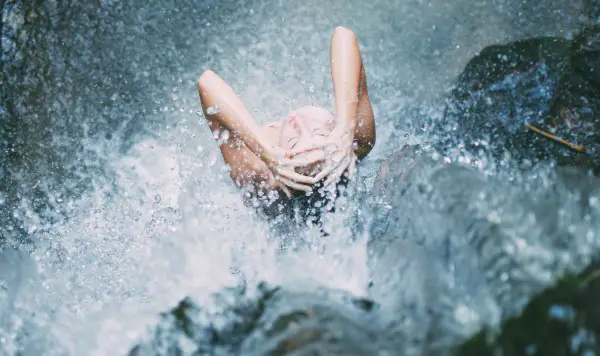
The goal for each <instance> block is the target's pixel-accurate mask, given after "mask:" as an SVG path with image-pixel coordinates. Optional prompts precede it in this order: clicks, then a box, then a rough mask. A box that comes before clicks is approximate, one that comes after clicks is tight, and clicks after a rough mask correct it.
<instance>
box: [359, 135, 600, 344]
mask: <svg viewBox="0 0 600 356" xmlns="http://www.w3.org/2000/svg"><path fill="white" fill-rule="evenodd" d="M437 156H438V155H436V153H434V152H430V151H427V150H423V149H420V148H419V147H418V146H406V147H404V148H403V149H402V150H400V151H398V152H395V153H394V154H392V155H391V156H390V157H389V158H388V159H387V160H386V161H385V162H384V163H383V164H382V166H381V168H380V171H379V173H378V176H377V179H376V181H375V186H374V189H373V194H372V200H371V201H369V202H368V206H369V208H370V209H372V210H371V211H373V221H371V223H370V225H369V226H370V240H369V242H368V250H369V268H370V273H371V279H372V281H373V283H372V287H371V296H372V297H373V298H374V299H375V300H376V301H377V302H378V303H379V304H380V308H381V310H382V317H383V321H384V322H389V326H390V328H392V329H400V330H402V329H403V330H416V331H414V332H411V333H409V335H408V337H409V339H408V340H409V341H411V342H414V343H415V344H419V345H423V346H422V347H424V349H423V350H421V351H422V352H424V353H426V354H429V353H432V352H437V351H439V350H440V349H444V348H449V347H451V346H452V345H453V344H454V343H457V342H460V340H464V339H465V338H468V337H470V335H472V333H475V332H477V331H478V330H479V329H480V328H482V327H483V328H488V327H489V328H492V329H493V328H494V327H495V326H497V325H498V324H499V323H500V321H501V320H504V319H506V318H510V317H512V316H514V315H518V314H519V313H520V312H521V311H522V309H523V307H524V306H525V305H526V304H527V303H528V301H529V299H530V298H531V297H533V296H534V295H536V293H539V292H540V291H542V290H543V289H544V288H547V287H548V286H550V285H552V284H553V283H554V281H555V278H557V277H558V276H561V275H563V274H564V271H567V270H577V268H581V269H582V268H584V267H585V266H586V265H587V263H588V262H589V258H590V256H593V255H594V254H595V253H598V251H599V250H600V248H599V246H598V242H594V241H595V240H593V239H590V236H591V237H592V238H593V236H595V234H599V233H600V229H598V226H600V209H599V208H600V207H599V206H598V204H597V201H600V200H599V199H600V180H599V179H598V178H596V177H594V176H591V175H588V174H587V172H586V171H585V170H582V169H576V168H574V167H565V168H559V169H557V171H556V172H555V174H554V176H553V177H554V179H553V180H546V181H544V180H543V179H541V178H539V177H538V178H537V180H534V181H533V182H532V183H531V186H532V187H533V188H531V189H525V184H515V182H511V181H508V180H505V179H501V178H500V177H496V176H489V175H485V174H482V173H480V172H478V171H477V170H475V169H472V168H471V167H467V166H462V165H459V164H447V163H444V161H443V160H441V159H439V158H437ZM572 197H578V198H575V199H574V198H572ZM592 205H593V206H592Z"/></svg>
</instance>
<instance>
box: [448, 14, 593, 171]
mask: <svg viewBox="0 0 600 356" xmlns="http://www.w3.org/2000/svg"><path fill="white" fill-rule="evenodd" d="M599 54H600V25H594V26H591V27H589V28H587V29H585V30H583V31H582V32H581V33H580V34H579V35H577V36H576V38H575V39H574V40H567V39H562V38H554V37H544V38H533V39H526V40H522V41H516V42H512V43H509V44H506V45H494V46H489V47H486V48H485V49H483V50H482V51H481V53H480V54H479V55H477V56H475V57H474V58H473V59H471V61H469V63H468V64H467V65H466V67H465V69H464V71H463V72H462V73H461V75H460V76H459V78H458V82H457V85H456V88H455V89H454V90H453V92H452V95H451V98H450V100H449V102H448V105H447V107H446V113H445V119H444V121H443V124H442V126H441V127H440V129H441V134H442V136H446V137H448V136H451V137H450V139H451V140H453V141H456V140H458V141H460V142H464V143H465V144H466V146H467V148H468V149H470V150H472V151H475V152H477V151H479V150H481V149H486V150H487V151H489V153H491V154H492V155H493V156H495V157H496V158H500V157H502V156H503V155H504V152H505V151H508V152H509V153H510V154H511V155H512V157H513V158H515V159H517V160H525V159H527V160H533V161H536V160H545V159H553V160H556V161H557V163H558V164H559V165H574V166H580V167H586V168H592V169H594V171H595V172H596V173H598V172H599V169H600V80H599V79H600V60H599V59H598V58H600V57H599ZM536 129H537V130H542V131H543V132H544V133H547V134H551V135H553V136H555V137H558V138H560V139H562V140H564V141H566V142H568V144H567V143H564V142H563V143H560V142H557V140H553V139H550V138H548V137H547V135H546V136H544V135H543V134H541V133H540V132H536V131H535V130H536ZM444 143H446V144H447V143H448V141H445V142H444ZM569 144H570V146H571V147H569Z"/></svg>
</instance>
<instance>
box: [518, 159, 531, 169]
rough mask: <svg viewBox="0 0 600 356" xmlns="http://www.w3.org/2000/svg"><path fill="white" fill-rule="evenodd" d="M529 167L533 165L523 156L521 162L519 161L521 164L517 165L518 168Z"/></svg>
mask: <svg viewBox="0 0 600 356" xmlns="http://www.w3.org/2000/svg"><path fill="white" fill-rule="evenodd" d="M531 167H533V163H532V162H531V161H530V160H528V159H527V158H525V159H524V160H523V162H521V164H520V165H519V168H521V169H530V168H531Z"/></svg>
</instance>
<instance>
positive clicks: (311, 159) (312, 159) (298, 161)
mask: <svg viewBox="0 0 600 356" xmlns="http://www.w3.org/2000/svg"><path fill="white" fill-rule="evenodd" d="M301 154H302V155H303V156H304V157H298V156H296V157H294V158H291V159H290V160H289V161H288V164H286V165H289V166H294V167H302V166H308V165H310V164H313V163H318V162H323V161H325V152H323V151H316V152H309V153H306V152H305V153H301Z"/></svg>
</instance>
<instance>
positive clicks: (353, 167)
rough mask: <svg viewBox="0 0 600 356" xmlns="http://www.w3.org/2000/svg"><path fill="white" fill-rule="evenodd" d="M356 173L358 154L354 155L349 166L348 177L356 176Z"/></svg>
mask: <svg viewBox="0 0 600 356" xmlns="http://www.w3.org/2000/svg"><path fill="white" fill-rule="evenodd" d="M355 174H356V156H352V160H351V161H350V167H348V178H352V177H354V175H355Z"/></svg>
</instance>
